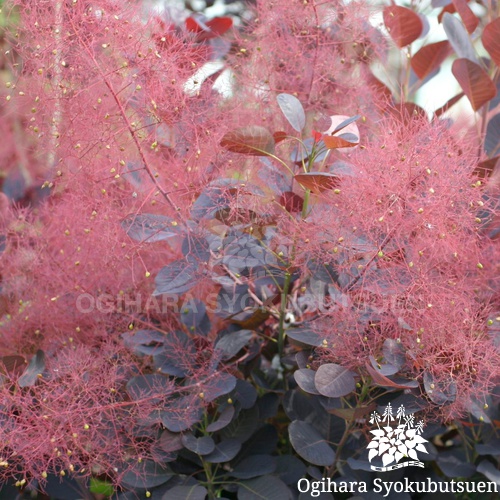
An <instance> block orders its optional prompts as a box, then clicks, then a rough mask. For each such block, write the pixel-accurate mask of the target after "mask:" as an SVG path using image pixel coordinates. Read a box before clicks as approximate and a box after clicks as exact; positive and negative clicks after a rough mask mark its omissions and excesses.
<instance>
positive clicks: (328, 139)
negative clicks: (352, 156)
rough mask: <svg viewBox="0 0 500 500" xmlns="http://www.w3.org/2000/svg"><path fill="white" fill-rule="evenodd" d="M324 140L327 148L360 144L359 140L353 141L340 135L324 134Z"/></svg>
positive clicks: (350, 146)
mask: <svg viewBox="0 0 500 500" xmlns="http://www.w3.org/2000/svg"><path fill="white" fill-rule="evenodd" d="M323 142H324V143H325V146H326V147H327V149H338V148H353V147H354V146H357V145H358V144H359V140H358V141H356V142H351V141H348V140H346V139H345V138H343V137H340V136H338V135H324V136H323Z"/></svg>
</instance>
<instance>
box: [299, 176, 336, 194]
mask: <svg viewBox="0 0 500 500" xmlns="http://www.w3.org/2000/svg"><path fill="white" fill-rule="evenodd" d="M295 180H296V181H297V182H298V183H299V184H301V185H302V186H304V187H305V188H306V189H310V190H311V191H312V192H313V193H322V192H323V191H326V190H328V189H333V188H335V187H337V186H338V185H339V182H340V179H339V178H338V177H337V176H336V175H333V174H330V173H327V172H308V173H306V174H297V175H296V176H295Z"/></svg>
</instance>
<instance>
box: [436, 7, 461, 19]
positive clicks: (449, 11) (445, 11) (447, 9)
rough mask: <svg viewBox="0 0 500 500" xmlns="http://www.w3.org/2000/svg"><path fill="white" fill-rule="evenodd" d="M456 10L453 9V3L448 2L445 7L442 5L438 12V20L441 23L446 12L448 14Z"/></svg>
mask: <svg viewBox="0 0 500 500" xmlns="http://www.w3.org/2000/svg"><path fill="white" fill-rule="evenodd" d="M456 11H457V10H456V9H455V6H454V5H453V3H449V4H448V5H447V6H446V7H443V10H442V11H441V12H440V13H439V14H438V22H439V23H442V22H443V16H444V15H445V14H446V13H448V14H454V13H455V12H456Z"/></svg>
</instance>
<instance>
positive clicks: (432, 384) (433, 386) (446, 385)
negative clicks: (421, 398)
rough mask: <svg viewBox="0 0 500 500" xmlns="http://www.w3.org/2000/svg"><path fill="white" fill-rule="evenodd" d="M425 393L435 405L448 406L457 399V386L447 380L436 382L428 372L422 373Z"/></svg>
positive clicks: (452, 381)
mask: <svg viewBox="0 0 500 500" xmlns="http://www.w3.org/2000/svg"><path fill="white" fill-rule="evenodd" d="M424 387H425V392H426V393H427V395H428V396H429V398H430V399H431V401H433V402H434V403H436V404H437V405H444V404H450V403H453V401H455V399H456V397H457V384H456V382H455V381H454V380H452V379H451V378H450V379H449V380H436V379H435V378H434V376H433V375H432V374H431V373H430V372H425V373H424Z"/></svg>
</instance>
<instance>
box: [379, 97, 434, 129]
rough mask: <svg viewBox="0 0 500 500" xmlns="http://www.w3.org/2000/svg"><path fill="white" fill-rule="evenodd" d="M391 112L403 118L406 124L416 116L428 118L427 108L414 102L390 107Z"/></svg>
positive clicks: (399, 118) (400, 118)
mask: <svg viewBox="0 0 500 500" xmlns="http://www.w3.org/2000/svg"><path fill="white" fill-rule="evenodd" d="M388 111H389V113H391V114H392V115H393V116H395V117H396V118H397V119H398V120H401V121H402V123H404V124H405V125H406V126H407V125H408V124H409V123H411V122H412V120H414V119H415V118H418V119H423V118H427V113H426V112H425V110H424V109H423V108H422V107H420V106H419V105H418V104H415V103H414V102H405V103H403V104H399V105H396V106H393V107H391V108H389V109H388Z"/></svg>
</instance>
